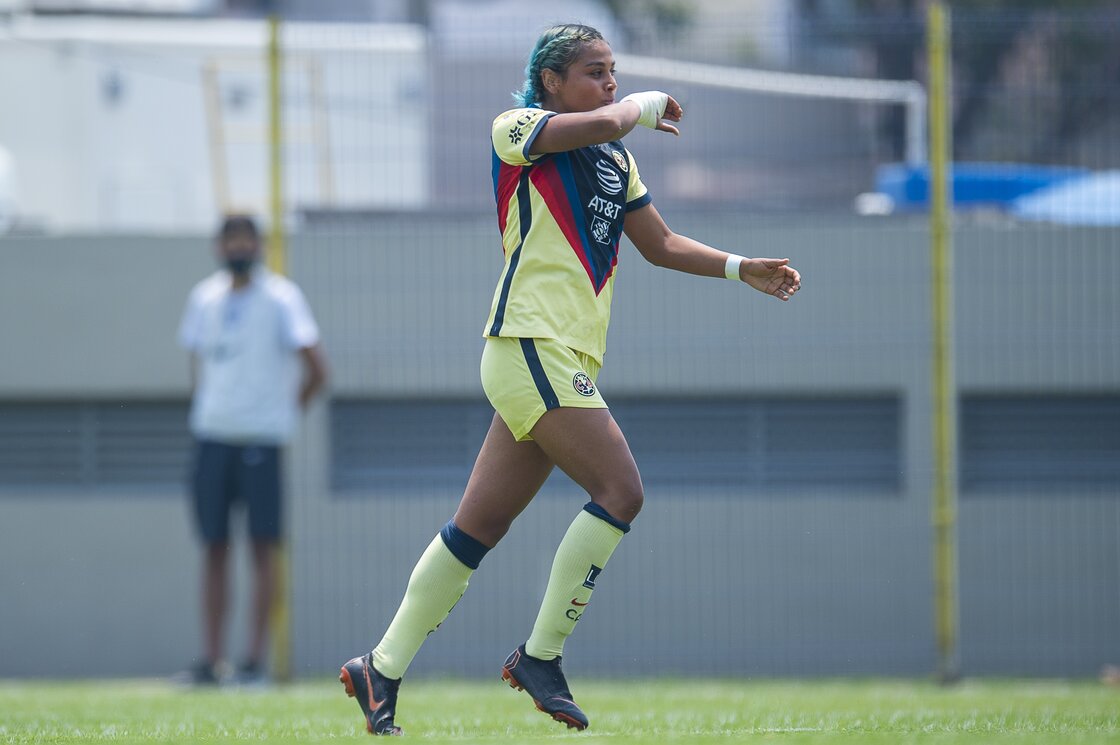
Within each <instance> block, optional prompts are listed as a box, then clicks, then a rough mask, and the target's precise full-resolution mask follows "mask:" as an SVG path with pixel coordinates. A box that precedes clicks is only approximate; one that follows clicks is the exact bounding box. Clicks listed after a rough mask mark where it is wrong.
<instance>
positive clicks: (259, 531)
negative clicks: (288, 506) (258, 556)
mask: <svg viewBox="0 0 1120 745" xmlns="http://www.w3.org/2000/svg"><path fill="white" fill-rule="evenodd" d="M240 450H241V452H240V457H239V458H237V461H236V465H235V468H236V472H237V486H238V491H239V493H240V494H241V497H242V499H244V500H245V504H246V506H247V507H248V510H249V535H250V537H252V539H253V541H254V542H275V541H278V540H280V530H281V527H282V515H281V501H282V500H281V498H280V489H281V478H280V469H281V463H280V448H279V447H277V446H275V445H246V446H245V447H242V448H241V449H240Z"/></svg>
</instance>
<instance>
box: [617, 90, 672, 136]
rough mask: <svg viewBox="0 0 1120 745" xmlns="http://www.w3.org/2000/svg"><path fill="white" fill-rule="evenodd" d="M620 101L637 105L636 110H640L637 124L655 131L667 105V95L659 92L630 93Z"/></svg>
mask: <svg viewBox="0 0 1120 745" xmlns="http://www.w3.org/2000/svg"><path fill="white" fill-rule="evenodd" d="M622 100H623V101H630V102H632V103H636V104H638V108H639V109H641V110H642V113H641V115H640V116H639V117H638V124H641V125H642V126H643V127H649V128H650V129H657V125H658V124H659V123H660V122H661V117H662V116H664V115H665V107H666V106H668V105H669V94H668V93H662V92H661V91H643V92H642V93H631V94H630V95H629V96H626V97H625V98H623V99H622ZM619 103H621V101H620V102H619Z"/></svg>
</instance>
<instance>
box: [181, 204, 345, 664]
mask: <svg viewBox="0 0 1120 745" xmlns="http://www.w3.org/2000/svg"><path fill="white" fill-rule="evenodd" d="M215 251H216V254H217V258H218V260H219V261H220V262H221V264H222V268H220V269H219V270H218V271H216V272H214V273H213V274H211V275H210V276H209V277H207V278H206V279H204V280H202V281H201V282H199V283H198V284H197V285H196V286H195V287H194V289H193V290H192V291H191V293H190V296H189V298H188V300H187V305H186V310H185V311H184V313H183V318H182V322H181V324H180V327H179V343H180V344H181V345H182V346H183V347H184V348H185V349H186V350H188V351H189V352H190V355H191V384H192V388H193V399H192V403H191V415H190V427H191V433H192V434H193V435H194V438H195V451H194V459H193V463H192V471H191V492H192V497H193V510H194V518H195V527H196V529H197V531H198V536H199V539H200V540H201V542H202V544H203V547H204V551H203V567H202V598H201V599H202V620H203V639H204V652H203V657H202V658H201V659H200V660H199V661H198V662H197V664H195V665H194V666H193V667H192V668H191V669H190V670H188V671H186V672H185V673H181V674H180V675H179V676H178V677H179V678H180V679H181V680H182V681H183V682H188V683H193V684H198V685H206V684H216V683H218V682H222V681H225V680H232V681H234V682H238V683H246V684H248V683H260V682H264V681H266V680H267V677H266V675H265V667H264V665H265V650H266V644H267V640H268V631H269V628H268V626H269V617H270V610H271V608H272V604H273V601H274V598H275V594H276V571H277V569H276V548H277V547H278V545H279V543H280V540H281V536H282V530H281V528H282V515H281V506H282V499H281V483H282V480H283V476H282V473H283V471H282V465H281V455H282V454H281V448H282V446H283V445H285V443H287V442H288V441H289V440H290V438H291V436H292V434H293V433H294V431H295V428H296V425H297V423H298V419H299V414H300V412H301V410H302V409H304V408H306V407H307V405H308V404H309V403H310V401H311V400H312V398H313V397H314V396H315V394H316V393H317V392H318V391H319V390H320V389H321V388H322V387H323V385H324V383H325V382H326V366H325V361H324V356H323V352H322V350H321V347H320V343H319V327H318V325H317V324H316V323H315V319H314V317H313V316H312V314H311V310H310V308H309V306H308V304H307V301H306V300H305V299H304V296H303V293H302V292H301V291H300V289H299V287H298V286H297V285H296V284H295V283H294V282H292V281H291V280H289V279H287V278H285V277H282V276H280V275H278V274H274V273H272V272H270V271H269V270H268V269H266V268H265V267H264V266H262V265H261V262H260V259H261V240H260V234H259V232H258V230H257V226H256V223H255V222H254V221H253V219H252V218H251V217H248V216H245V215H232V216H229V217H226V218H225V220H224V221H223V222H222V225H221V229H220V230H219V232H218V236H217V239H216V242H215ZM235 506H236V507H239V508H244V509H246V510H247V512H248V531H249V537H250V539H251V542H252V567H253V584H254V588H253V597H252V604H251V610H250V613H249V616H250V628H249V649H248V651H247V653H246V655H245V657H244V658H243V659H242V661H241V663H240V664H239V666H238V667H237V668H236V669H235V670H234V671H232V673H230V672H229V671H228V670H229V665H228V663H226V661H225V653H226V649H225V646H224V636H225V625H226V618H227V615H228V610H229V607H230V592H229V563H230V562H229V555H230V550H229V549H230V515H231V512H233V509H234V507H235Z"/></svg>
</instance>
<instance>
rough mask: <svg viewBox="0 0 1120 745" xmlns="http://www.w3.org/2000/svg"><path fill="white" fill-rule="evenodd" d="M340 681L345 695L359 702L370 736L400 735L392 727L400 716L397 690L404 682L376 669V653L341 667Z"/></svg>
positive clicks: (399, 731) (399, 730) (395, 728)
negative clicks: (395, 718) (398, 714)
mask: <svg viewBox="0 0 1120 745" xmlns="http://www.w3.org/2000/svg"><path fill="white" fill-rule="evenodd" d="M338 680H339V682H340V683H342V685H344V686H345V687H346V695H347V696H350V697H351V698H356V699H358V706H360V707H362V714H364V715H365V718H366V731H367V732H369V733H370V734H371V735H400V734H402V733H401V728H400V727H398V726H397V725H395V724H393V717H394V716H396V713H397V690H398V689H400V687H401V679H400V678H397V679H396V680H392V679H390V678H386V677H385V676H384V675H382V674H381V673H379V672H377V669H376V668H374V666H373V653H372V652H370V653H369V654H367V655H365V656H364V657H355V658H354V659H352V660H350V661H349V662H347V663H346V664H345V665H343V666H342V670H341V672H339V674H338Z"/></svg>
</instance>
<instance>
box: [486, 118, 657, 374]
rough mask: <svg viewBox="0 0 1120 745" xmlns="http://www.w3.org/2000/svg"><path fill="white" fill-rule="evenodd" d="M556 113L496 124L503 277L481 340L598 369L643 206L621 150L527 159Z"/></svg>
mask: <svg viewBox="0 0 1120 745" xmlns="http://www.w3.org/2000/svg"><path fill="white" fill-rule="evenodd" d="M551 116H554V112H551V111H544V110H542V109H538V108H526V109H512V110H510V111H507V112H505V113H504V114H502V115H500V116H499V117H498V118H497V119H495V120H494V126H493V129H492V130H491V139H492V141H493V146H494V150H493V177H494V199H495V201H496V202H497V206H498V229H499V230H500V231H501V234H502V247H503V249H504V251H505V267H504V268H503V270H502V274H501V277H500V278H499V280H498V286H497V288H496V289H495V290H494V301H493V304H492V305H491V308H490V317H489V318H488V319H487V321H486V328H485V330H484V332H483V335H484V336H507V337H511V336H516V337H525V338H537V339H555V340H557V341H559V342H561V343H563V344H565V345H566V346H568V347H570V348H572V349H575V350H577V351H580V352H583V353H585V354H588V355H590V356H591V357H592V358H594V359H595V360H596V361H598V362H599V363H600V364H602V361H603V352H604V350H605V348H606V339H607V324H608V322H609V321H610V315H611V295H612V292H613V289H614V268H615V265H616V264H617V263H618V241H619V239H620V238H621V237H622V223H623V220H624V218H625V216H626V213H627V212H630V211H631V210H635V209H638V208H639V207H644V206H645V205H647V204H649V203H650V196H649V193H648V191H647V190H646V187H645V185H644V184H643V183H642V180H641V178H639V176H638V168H637V165H636V164H635V163H634V158H633V157H632V156H631V155H630V153H629V151H627V150H626V148H625V147H623V146H622V143H621V142H619V141H615V142H608V143H606V144H603V145H592V146H589V147H583V148H580V149H578V150H571V151H568V152H563V153H547V154H543V155H529V147H530V146H531V145H532V143H533V140H534V139H535V138H536V136H537V134H538V133H539V132H540V131H541V128H542V127H543V126H544V123H545V122H546V121H548V119H549V117H551Z"/></svg>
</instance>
